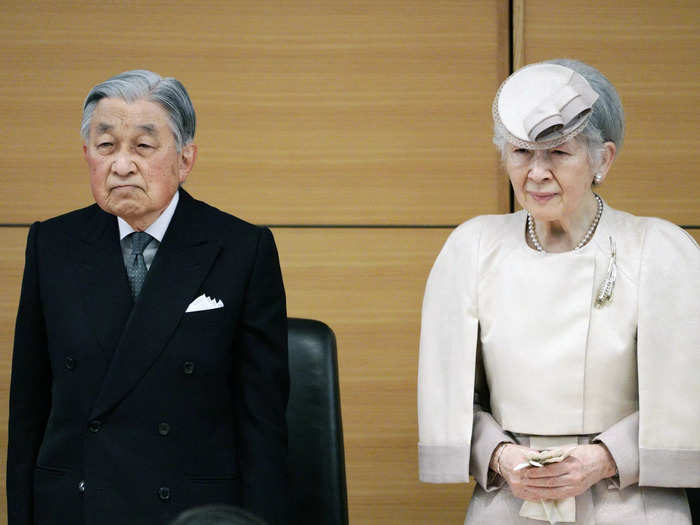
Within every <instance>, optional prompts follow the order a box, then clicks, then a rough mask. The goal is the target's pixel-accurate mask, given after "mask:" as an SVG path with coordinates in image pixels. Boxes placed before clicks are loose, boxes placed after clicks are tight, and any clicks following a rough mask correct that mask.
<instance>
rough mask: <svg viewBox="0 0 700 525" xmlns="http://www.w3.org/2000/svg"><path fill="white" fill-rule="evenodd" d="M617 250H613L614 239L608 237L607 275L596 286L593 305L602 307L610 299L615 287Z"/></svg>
mask: <svg viewBox="0 0 700 525" xmlns="http://www.w3.org/2000/svg"><path fill="white" fill-rule="evenodd" d="M616 258H617V252H616V250H615V241H614V240H613V238H612V237H610V262H609V263H608V275H607V276H606V277H605V279H604V280H603V282H602V283H600V288H598V295H597V296H596V298H595V307H596V308H602V307H603V306H605V305H606V304H608V303H609V302H610V301H612V294H613V289H614V288H615V279H617V261H616Z"/></svg>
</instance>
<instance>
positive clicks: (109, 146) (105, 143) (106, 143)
mask: <svg viewBox="0 0 700 525" xmlns="http://www.w3.org/2000/svg"><path fill="white" fill-rule="evenodd" d="M97 147H98V148H111V147H112V143H111V142H100V143H99V144H98V145H97Z"/></svg>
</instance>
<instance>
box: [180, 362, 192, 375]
mask: <svg viewBox="0 0 700 525" xmlns="http://www.w3.org/2000/svg"><path fill="white" fill-rule="evenodd" d="M182 371H183V372H185V374H187V375H190V374H193V373H194V363H193V362H192V361H185V363H184V364H183V365H182Z"/></svg>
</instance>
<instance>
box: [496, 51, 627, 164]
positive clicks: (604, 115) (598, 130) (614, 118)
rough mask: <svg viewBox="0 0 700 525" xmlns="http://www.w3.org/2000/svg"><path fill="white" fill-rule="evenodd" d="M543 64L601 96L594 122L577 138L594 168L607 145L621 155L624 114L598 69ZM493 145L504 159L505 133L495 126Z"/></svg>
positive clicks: (564, 62)
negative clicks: (567, 72)
mask: <svg viewBox="0 0 700 525" xmlns="http://www.w3.org/2000/svg"><path fill="white" fill-rule="evenodd" d="M544 62H545V63H547V64H558V65H560V66H564V67H568V68H569V69H573V70H574V71H576V72H577V73H579V74H580V75H581V76H582V77H583V78H585V79H586V80H587V81H588V83H589V84H590V85H591V87H592V88H593V89H594V90H595V92H596V93H598V100H596V102H595V104H593V109H592V111H591V118H590V120H589V121H588V124H587V125H586V127H585V128H584V130H583V131H582V132H581V133H580V134H579V135H578V136H577V137H576V138H577V139H579V140H582V141H583V143H584V144H585V145H586V147H587V148H588V156H589V158H590V160H591V162H592V163H593V164H594V165H595V164H598V163H599V162H600V161H601V158H602V153H603V144H604V143H605V142H614V143H615V147H616V148H617V152H618V153H619V152H620V150H621V149H622V143H623V142H624V135H625V113H624V111H623V109H622V102H621V101H620V96H619V95H618V94H617V90H616V89H615V86H613V85H612V83H611V82H610V81H609V80H608V79H607V78H606V77H605V75H603V74H602V73H601V72H600V71H598V70H597V69H596V68H594V67H592V66H589V65H588V64H584V63H583V62H581V61H579V60H573V59H570V58H555V59H553V60H545V61H544ZM493 142H494V144H496V146H498V148H499V149H500V150H501V155H503V154H504V151H505V150H504V146H505V144H506V142H507V140H506V137H505V135H504V134H503V129H502V128H500V127H499V126H494V136H493Z"/></svg>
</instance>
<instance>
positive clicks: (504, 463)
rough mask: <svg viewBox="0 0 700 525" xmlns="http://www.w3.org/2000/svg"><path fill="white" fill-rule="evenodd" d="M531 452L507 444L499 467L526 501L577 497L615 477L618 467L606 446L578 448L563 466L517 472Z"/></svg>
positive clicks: (517, 493) (510, 485)
mask: <svg viewBox="0 0 700 525" xmlns="http://www.w3.org/2000/svg"><path fill="white" fill-rule="evenodd" d="M529 450H531V449H529V448H527V447H523V446H520V445H514V444H508V445H506V446H505V448H504V449H503V451H502V453H501V455H500V458H499V465H500V471H501V476H503V478H504V479H505V480H506V482H507V483H508V486H509V487H510V489H511V491H512V492H513V495H514V496H516V497H518V498H520V499H524V500H529V501H539V500H543V499H544V500H554V499H564V498H568V497H571V496H578V495H579V494H582V493H583V492H585V491H586V490H587V489H588V488H589V487H591V486H592V485H594V484H595V483H597V482H598V481H600V480H601V479H604V478H609V477H612V476H614V475H615V473H616V472H617V468H616V466H615V461H614V460H613V458H612V456H611V455H610V452H608V449H607V448H606V447H605V446H604V445H597V444H596V445H579V446H577V447H576V448H575V449H574V450H573V451H572V452H571V455H570V456H569V457H568V458H566V459H565V460H564V461H562V462H560V463H550V464H548V465H545V466H544V467H526V468H523V469H520V470H517V471H516V470H514V469H515V467H516V466H518V465H519V464H521V463H526V462H527V457H526V456H525V452H526V451H529Z"/></svg>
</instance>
